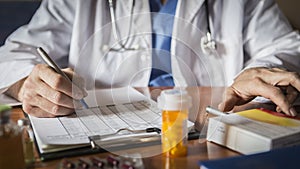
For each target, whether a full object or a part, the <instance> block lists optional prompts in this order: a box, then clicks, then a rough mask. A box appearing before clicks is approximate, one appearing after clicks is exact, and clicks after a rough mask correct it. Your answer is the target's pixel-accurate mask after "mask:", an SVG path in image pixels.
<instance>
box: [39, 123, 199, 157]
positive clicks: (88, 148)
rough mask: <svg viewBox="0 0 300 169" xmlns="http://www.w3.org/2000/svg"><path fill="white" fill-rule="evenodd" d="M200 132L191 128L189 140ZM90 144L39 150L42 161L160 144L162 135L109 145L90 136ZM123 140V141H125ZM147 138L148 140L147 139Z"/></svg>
mask: <svg viewBox="0 0 300 169" xmlns="http://www.w3.org/2000/svg"><path fill="white" fill-rule="evenodd" d="M199 136H200V132H199V131H197V130H195V129H191V131H190V132H189V133H188V140H195V139H199ZM89 139H90V144H87V145H85V146H83V147H78V148H73V149H70V150H64V151H59V152H52V153H41V152H40V151H38V154H39V157H40V159H41V160H42V161H49V160H55V159H61V158H66V157H73V156H81V155H91V154H97V153H105V152H110V151H111V152H113V151H117V150H125V149H133V148H139V147H146V146H154V145H160V144H161V140H160V135H158V136H155V137H153V136H152V137H141V138H138V137H136V138H130V139H129V138H127V139H124V140H127V141H129V142H127V143H126V144H119V145H109V144H107V143H108V142H101V140H99V139H98V138H95V137H90V138H89ZM124 140H122V141H124ZM145 140H147V141H145ZM35 144H36V147H38V145H37V142H36V139H35ZM105 144H106V145H108V147H106V148H102V147H101V146H103V145H105Z"/></svg>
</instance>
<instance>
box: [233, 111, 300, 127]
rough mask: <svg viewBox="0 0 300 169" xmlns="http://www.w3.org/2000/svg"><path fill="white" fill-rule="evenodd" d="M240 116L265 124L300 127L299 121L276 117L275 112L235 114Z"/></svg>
mask: <svg viewBox="0 0 300 169" xmlns="http://www.w3.org/2000/svg"><path fill="white" fill-rule="evenodd" d="M237 114H238V115H240V116H243V117H246V118H249V119H253V120H257V121H261V122H265V123H271V124H276V125H280V126H286V127H297V126H300V120H296V119H293V118H290V117H283V116H278V115H276V114H278V113H276V112H272V113H271V112H267V111H265V110H263V109H251V110H246V111H241V112H238V113H237Z"/></svg>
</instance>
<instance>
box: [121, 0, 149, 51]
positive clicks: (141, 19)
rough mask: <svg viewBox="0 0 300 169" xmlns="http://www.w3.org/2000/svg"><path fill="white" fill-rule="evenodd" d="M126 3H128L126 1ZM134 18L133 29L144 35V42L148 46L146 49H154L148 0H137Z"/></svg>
mask: <svg viewBox="0 0 300 169" xmlns="http://www.w3.org/2000/svg"><path fill="white" fill-rule="evenodd" d="M124 2H126V1H124ZM133 13H134V18H133V24H134V26H133V28H134V31H137V32H135V33H138V34H141V33H142V34H143V35H145V36H143V41H144V42H145V43H146V45H147V46H144V47H145V48H149V49H150V48H152V43H151V40H152V38H151V37H152V36H151V32H152V28H151V13H150V6H149V2H148V0H135V6H134V11H133Z"/></svg>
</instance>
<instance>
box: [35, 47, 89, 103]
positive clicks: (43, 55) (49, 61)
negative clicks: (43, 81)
mask: <svg viewBox="0 0 300 169" xmlns="http://www.w3.org/2000/svg"><path fill="white" fill-rule="evenodd" d="M37 52H38V53H39V54H40V56H41V58H42V59H43V60H44V62H46V64H47V65H49V66H51V67H52V68H53V69H54V70H55V71H56V72H57V73H58V74H60V75H62V76H63V77H64V78H66V79H67V80H68V81H69V82H70V83H73V82H72V80H71V79H70V78H69V77H68V76H67V75H66V74H65V73H64V72H63V71H62V70H61V68H60V67H59V66H58V65H57V64H56V63H55V62H54V61H53V60H52V59H51V58H50V57H49V55H48V54H47V53H46V52H45V51H44V49H43V48H41V47H38V48H37ZM79 101H80V103H81V104H82V106H83V107H84V108H86V109H88V108H89V106H88V105H87V103H86V102H85V101H84V99H80V100H79Z"/></svg>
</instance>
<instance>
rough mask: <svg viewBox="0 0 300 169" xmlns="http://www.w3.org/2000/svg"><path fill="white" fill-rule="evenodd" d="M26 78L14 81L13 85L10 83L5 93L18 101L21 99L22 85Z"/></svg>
mask: <svg viewBox="0 0 300 169" xmlns="http://www.w3.org/2000/svg"><path fill="white" fill-rule="evenodd" d="M25 79H26V78H24V79H21V80H19V81H17V82H16V83H14V84H13V85H11V86H10V87H9V88H8V89H7V90H6V91H5V94H6V95H9V96H11V97H13V98H15V99H17V100H19V101H22V100H23V99H22V98H23V97H22V96H23V95H22V93H23V92H22V86H23V84H24V81H25Z"/></svg>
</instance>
